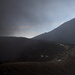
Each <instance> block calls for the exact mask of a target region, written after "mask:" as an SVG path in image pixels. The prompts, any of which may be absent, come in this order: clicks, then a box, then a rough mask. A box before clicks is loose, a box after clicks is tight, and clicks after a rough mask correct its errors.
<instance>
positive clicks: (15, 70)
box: [0, 60, 75, 75]
mask: <svg viewBox="0 0 75 75" xmlns="http://www.w3.org/2000/svg"><path fill="white" fill-rule="evenodd" d="M0 75H75V63H74V62H73V61H72V62H70V61H69V62H65V61H58V60H57V61H50V62H14V63H5V64H0Z"/></svg>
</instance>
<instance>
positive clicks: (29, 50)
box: [0, 37, 65, 62]
mask: <svg viewBox="0 0 75 75" xmlns="http://www.w3.org/2000/svg"><path fill="white" fill-rule="evenodd" d="M64 50H65V48H64V47H63V46H61V45H59V44H57V43H53V42H48V41H42V40H33V39H27V38H21V37H0V62H8V61H11V62H12V61H37V60H38V61H41V60H42V61H43V60H50V59H52V58H54V57H55V56H56V55H58V54H60V53H62V52H63V51H64Z"/></svg>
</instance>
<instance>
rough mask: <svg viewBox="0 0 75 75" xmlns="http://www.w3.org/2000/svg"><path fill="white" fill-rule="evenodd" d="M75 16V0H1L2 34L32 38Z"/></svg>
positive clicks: (0, 24)
mask: <svg viewBox="0 0 75 75" xmlns="http://www.w3.org/2000/svg"><path fill="white" fill-rule="evenodd" d="M73 18H75V0H0V36H16V37H27V38H32V37H34V36H36V35H39V34H42V33H45V32H49V31H51V30H53V29H55V28H56V27H58V26H60V25H61V24H62V23H64V22H66V21H69V20H71V19H73Z"/></svg>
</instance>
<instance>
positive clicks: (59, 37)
mask: <svg viewBox="0 0 75 75" xmlns="http://www.w3.org/2000/svg"><path fill="white" fill-rule="evenodd" d="M74 33H75V19H72V20H70V21H68V22H65V23H64V24H62V25H61V26H59V27H58V28H56V29H54V30H53V31H51V32H48V33H44V34H42V35H38V36H36V37H34V38H33V39H42V40H48V41H55V42H59V43H67V44H74V45H75V35H74Z"/></svg>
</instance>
